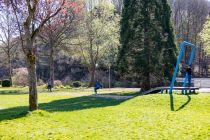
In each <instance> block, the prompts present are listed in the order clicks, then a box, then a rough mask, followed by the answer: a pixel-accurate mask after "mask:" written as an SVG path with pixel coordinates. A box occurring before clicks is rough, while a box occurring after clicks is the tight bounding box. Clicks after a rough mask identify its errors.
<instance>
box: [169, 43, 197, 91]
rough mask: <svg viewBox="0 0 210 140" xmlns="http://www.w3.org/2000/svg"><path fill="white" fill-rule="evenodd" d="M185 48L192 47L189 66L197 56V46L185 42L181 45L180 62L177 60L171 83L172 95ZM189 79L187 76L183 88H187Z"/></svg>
mask: <svg viewBox="0 0 210 140" xmlns="http://www.w3.org/2000/svg"><path fill="white" fill-rule="evenodd" d="M185 46H190V47H192V53H191V56H190V60H189V62H188V64H189V65H191V64H192V62H193V59H194V55H195V45H193V44H192V43H189V42H186V41H183V42H182V43H181V45H180V47H181V48H180V52H179V56H178V60H177V63H176V68H175V71H174V74H173V78H172V81H171V85H170V92H169V94H172V90H173V87H174V82H175V80H176V75H177V72H178V68H179V64H180V62H181V57H182V53H183V49H184V47H185ZM187 79H188V75H187V74H186V75H185V79H184V84H183V87H185V86H186V81H187Z"/></svg>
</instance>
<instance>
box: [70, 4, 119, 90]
mask: <svg viewBox="0 0 210 140" xmlns="http://www.w3.org/2000/svg"><path fill="white" fill-rule="evenodd" d="M119 19H120V18H119V15H117V14H115V9H114V5H112V4H111V3H109V2H105V1H103V2H99V4H98V5H95V6H93V5H90V9H88V10H85V11H84V17H83V18H82V19H81V21H80V22H79V24H78V36H77V37H76V39H74V40H70V42H71V43H70V44H75V43H77V44H79V47H78V46H76V47H75V48H74V54H73V55H75V56H76V55H77V56H79V57H80V58H81V60H82V61H83V64H85V65H86V66H87V67H88V70H89V72H90V75H91V78H90V86H93V83H94V80H95V77H94V76H95V69H96V64H98V63H103V64H104V63H105V64H107V63H108V64H110V63H114V61H113V59H115V58H116V53H117V47H118V45H119Z"/></svg>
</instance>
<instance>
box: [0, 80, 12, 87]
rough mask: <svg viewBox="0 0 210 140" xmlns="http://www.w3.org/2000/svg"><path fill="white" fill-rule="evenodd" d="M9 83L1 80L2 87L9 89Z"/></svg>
mask: <svg viewBox="0 0 210 140" xmlns="http://www.w3.org/2000/svg"><path fill="white" fill-rule="evenodd" d="M10 86H11V81H10V80H3V81H2V87H10Z"/></svg>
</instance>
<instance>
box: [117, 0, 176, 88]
mask: <svg viewBox="0 0 210 140" xmlns="http://www.w3.org/2000/svg"><path fill="white" fill-rule="evenodd" d="M170 16H171V10H170V6H169V5H168V3H167V0H125V1H124V9H123V13H122V20H121V36H120V37H121V40H120V42H121V45H122V46H121V48H120V53H119V59H118V63H119V70H120V72H121V74H123V75H124V76H125V78H135V79H137V82H139V83H140V84H141V87H142V89H143V90H148V89H149V88H151V85H153V84H157V83H160V81H162V80H163V79H164V77H166V78H170V77H171V75H172V73H171V70H172V69H173V65H175V63H176V45H175V43H174V35H173V28H172V25H171V21H170Z"/></svg>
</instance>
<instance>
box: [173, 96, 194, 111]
mask: <svg viewBox="0 0 210 140" xmlns="http://www.w3.org/2000/svg"><path fill="white" fill-rule="evenodd" d="M186 96H187V101H186V102H185V103H184V104H182V105H181V106H180V107H179V108H178V109H177V110H176V111H179V110H181V109H183V108H184V107H185V106H186V105H188V104H189V103H190V101H191V97H190V95H186Z"/></svg>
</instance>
